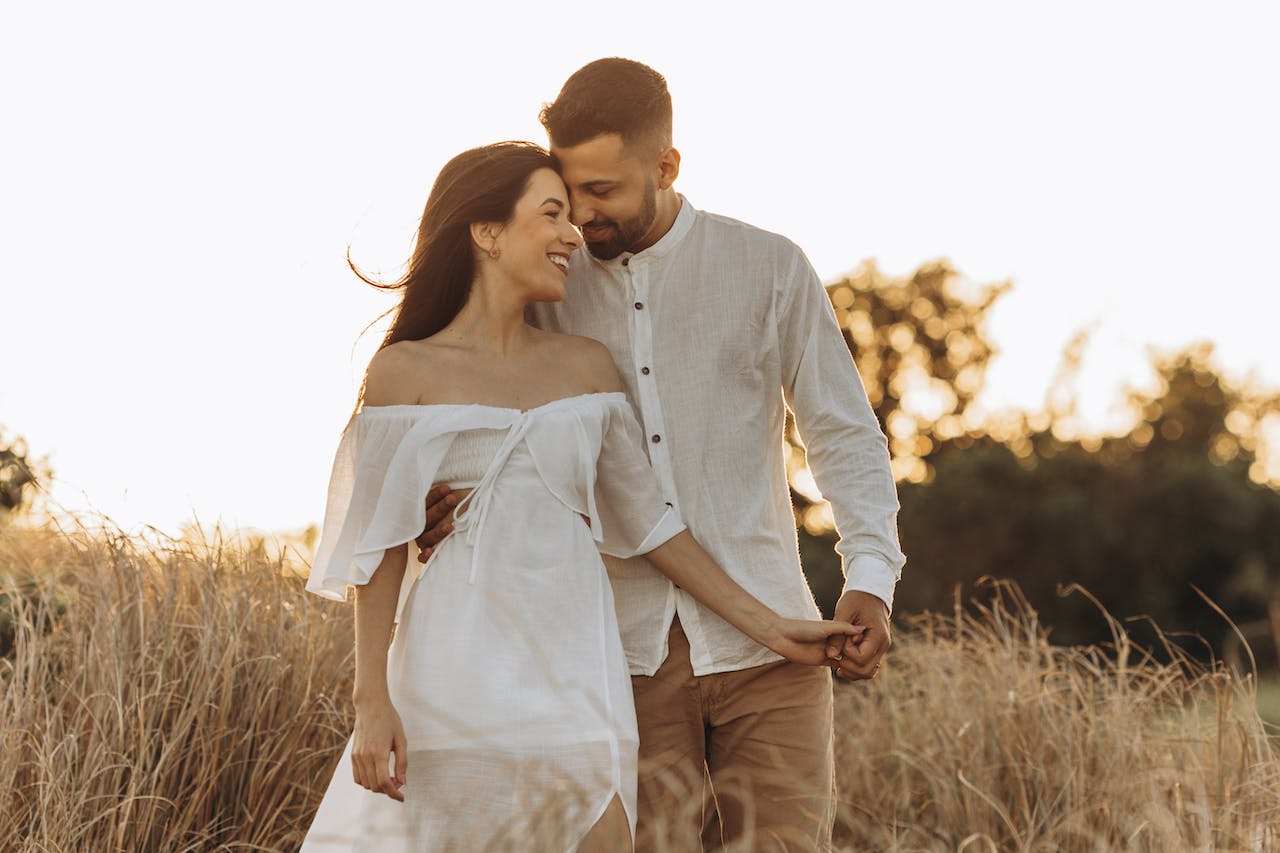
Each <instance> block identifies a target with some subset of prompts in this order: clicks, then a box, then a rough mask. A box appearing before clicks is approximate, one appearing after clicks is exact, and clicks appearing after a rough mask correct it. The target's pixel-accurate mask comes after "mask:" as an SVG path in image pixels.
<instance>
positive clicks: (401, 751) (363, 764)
mask: <svg viewBox="0 0 1280 853" xmlns="http://www.w3.org/2000/svg"><path fill="white" fill-rule="evenodd" d="M393 752H394V753H395V755H396V769H395V775H394V776H393V775H392V774H391V771H390V769H389V765H390V758H391V753H393ZM408 764H409V762H408V757H407V756H406V754H405V739H404V726H403V725H402V724H401V723H400V715H399V714H397V713H396V709H395V708H394V707H393V706H392V705H391V700H390V699H382V700H379V701H376V702H369V703H365V704H363V705H359V704H358V705H357V706H356V730H355V733H354V734H353V735H352V736H351V770H352V775H354V776H355V780H356V784H357V785H359V786H360V787H362V788H367V789H368V790H370V791H376V792H379V793H383V794H386V795H387V796H388V797H390V798H391V799H393V800H396V801H397V802H401V803H403V802H404V794H402V793H400V789H401V788H402V787H403V786H404V783H405V775H404V774H405V771H406V770H407V769H408Z"/></svg>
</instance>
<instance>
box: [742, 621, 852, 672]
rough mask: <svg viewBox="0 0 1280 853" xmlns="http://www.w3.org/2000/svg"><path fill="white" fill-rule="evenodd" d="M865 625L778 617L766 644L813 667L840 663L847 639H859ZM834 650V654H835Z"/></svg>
mask: <svg viewBox="0 0 1280 853" xmlns="http://www.w3.org/2000/svg"><path fill="white" fill-rule="evenodd" d="M866 630H867V629H866V628H865V627H863V626H860V625H850V624H849V623H848V622H830V621H819V620H817V619H779V620H778V621H777V622H776V623H775V624H774V625H773V630H772V631H771V635H772V637H771V639H770V640H769V642H767V643H765V645H767V646H768V647H769V648H770V649H772V650H773V651H775V652H777V653H778V654H780V655H782V656H783V657H784V658H786V659H787V660H789V661H793V662H795V663H803V664H808V665H810V666H838V665H839V664H840V657H839V655H840V654H841V651H840V650H841V649H842V648H843V647H844V638H845V637H849V638H850V639H852V640H853V641H854V642H857V641H858V640H859V639H860V638H861V637H862V634H863V633H865V632H866ZM832 649H835V650H836V651H835V655H836V656H834V657H833V656H832Z"/></svg>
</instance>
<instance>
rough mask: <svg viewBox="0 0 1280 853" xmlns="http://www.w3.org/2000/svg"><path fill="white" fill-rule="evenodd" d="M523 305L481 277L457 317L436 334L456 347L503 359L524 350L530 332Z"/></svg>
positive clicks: (503, 286) (508, 289)
mask: <svg viewBox="0 0 1280 853" xmlns="http://www.w3.org/2000/svg"><path fill="white" fill-rule="evenodd" d="M525 305H526V301H525V300H524V299H522V298H520V296H519V295H518V294H517V293H516V288H515V287H513V286H511V285H510V284H509V283H507V282H496V281H492V280H490V279H489V278H488V277H486V276H481V277H479V278H477V279H476V281H475V282H474V283H473V284H472V285H471V295H470V296H468V297H467V301H466V304H465V305H463V306H462V310H461V311H459V312H458V316H456V317H454V318H453V320H452V321H451V322H450V323H449V325H448V326H446V327H445V328H444V329H442V330H441V331H440V335H441V336H442V337H444V338H446V339H447V340H448V341H449V342H450V343H452V344H454V345H456V346H465V347H467V348H469V349H475V350H477V351H480V352H483V353H485V354H487V355H492V356H494V357H498V358H503V357H507V356H510V355H513V354H515V353H517V352H519V351H520V350H522V349H524V348H525V347H526V346H528V344H529V342H530V340H531V339H532V337H533V334H534V332H533V329H532V327H530V326H529V324H528V323H526V322H525V319H524V309H525Z"/></svg>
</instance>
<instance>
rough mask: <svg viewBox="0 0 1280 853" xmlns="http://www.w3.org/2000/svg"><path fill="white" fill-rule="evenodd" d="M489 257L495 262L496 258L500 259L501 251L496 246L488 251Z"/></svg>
mask: <svg viewBox="0 0 1280 853" xmlns="http://www.w3.org/2000/svg"><path fill="white" fill-rule="evenodd" d="M489 257H491V258H493V259H494V260H495V261H496V260H497V259H498V258H500V257H502V250H501V249H499V248H498V247H497V246H494V247H493V248H492V249H490V250H489Z"/></svg>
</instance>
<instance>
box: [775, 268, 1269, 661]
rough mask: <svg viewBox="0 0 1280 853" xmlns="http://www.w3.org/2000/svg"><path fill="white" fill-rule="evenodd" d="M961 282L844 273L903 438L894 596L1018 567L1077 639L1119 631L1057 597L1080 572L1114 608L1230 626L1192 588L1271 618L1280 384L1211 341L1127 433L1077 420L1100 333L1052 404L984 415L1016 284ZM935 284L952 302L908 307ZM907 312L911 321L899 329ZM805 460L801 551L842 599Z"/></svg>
mask: <svg viewBox="0 0 1280 853" xmlns="http://www.w3.org/2000/svg"><path fill="white" fill-rule="evenodd" d="M957 279H958V276H957V275H956V274H955V273H954V271H952V270H950V269H949V268H948V267H946V266H945V265H941V264H934V265H929V266H928V267H924V268H922V269H921V270H920V271H918V272H917V273H915V274H914V275H912V276H910V277H909V278H907V279H904V280H896V281H895V280H892V279H886V278H884V277H882V276H880V275H879V274H878V273H876V272H875V271H874V269H873V268H864V269H863V270H861V271H859V273H857V274H855V275H854V276H853V277H851V278H850V279H846V280H844V281H841V282H837V283H836V284H834V285H832V288H831V294H832V302H833V304H834V305H835V306H836V308H837V316H838V317H839V318H840V320H841V325H842V326H843V327H844V328H845V330H846V338H847V339H848V340H849V343H850V348H851V350H852V352H853V353H854V358H855V361H856V362H857V364H858V367H859V371H860V373H861V374H862V376H863V380H864V382H865V383H866V385H867V388H868V394H869V396H870V397H871V399H872V402H873V405H874V406H875V408H876V411H877V414H878V415H879V416H880V417H881V421H882V423H883V424H884V425H885V427H886V430H887V432H888V434H889V436H890V449H891V453H892V455H893V457H894V463H893V464H894V470H895V474H896V475H897V477H898V480H899V492H900V498H901V501H902V513H901V516H900V528H901V534H902V541H903V550H904V551H905V552H906V553H907V556H908V570H907V574H906V575H905V580H904V582H903V583H902V584H901V585H900V587H899V590H898V593H897V606H898V607H900V608H903V609H906V610H919V609H950V607H951V606H952V603H953V598H954V595H955V591H956V590H957V589H961V590H968V589H971V588H972V584H973V583H974V582H975V581H976V580H977V579H978V578H980V577H982V576H986V575H993V576H997V577H1007V578H1012V579H1014V580H1016V581H1017V582H1018V583H1019V585H1020V586H1021V587H1022V588H1023V590H1024V591H1025V592H1026V594H1027V596H1028V598H1029V600H1030V601H1031V602H1032V604H1033V605H1034V606H1035V607H1036V608H1037V609H1038V610H1039V611H1040V612H1041V615H1042V617H1043V618H1044V621H1045V622H1046V623H1047V624H1049V625H1052V626H1054V630H1055V634H1054V636H1055V638H1056V639H1058V640H1060V641H1063V642H1081V641H1090V642H1092V641H1097V640H1100V639H1105V626H1104V625H1103V623H1102V621H1101V620H1100V619H1099V618H1098V616H1097V615H1096V612H1095V611H1094V609H1093V606H1092V605H1090V604H1089V603H1088V601H1087V600H1085V599H1084V598H1083V597H1081V596H1073V597H1068V598H1063V597H1062V596H1061V595H1059V594H1058V592H1059V590H1060V588H1061V587H1063V586H1064V585H1068V584H1072V583H1078V584H1080V585H1082V586H1084V587H1085V588H1086V589H1088V590H1089V591H1090V592H1091V593H1093V594H1094V595H1095V596H1097V598H1098V599H1099V601H1100V602H1101V603H1102V604H1103V605H1104V606H1106V607H1107V608H1108V609H1109V610H1111V611H1112V612H1113V613H1115V614H1117V615H1122V616H1138V615H1149V616H1151V617H1153V618H1154V619H1155V620H1156V622H1158V623H1159V624H1160V625H1161V626H1163V627H1164V628H1167V629H1173V630H1178V631H1192V632H1198V633H1200V634H1202V635H1203V636H1205V637H1208V638H1210V639H1212V640H1215V641H1216V640H1217V639H1218V638H1220V637H1222V636H1223V633H1224V630H1225V626H1224V625H1223V623H1222V622H1221V619H1220V618H1219V617H1218V616H1216V615H1215V614H1214V613H1213V611H1212V609H1211V608H1209V607H1208V606H1207V605H1206V604H1205V603H1204V602H1203V601H1202V600H1201V598H1200V596H1199V595H1198V594H1197V593H1196V592H1195V588H1199V589H1200V590H1203V591H1204V592H1205V593H1206V594H1207V595H1209V596H1210V597H1211V598H1212V599H1213V600H1214V601H1216V602H1217V603H1218V604H1220V605H1221V606H1223V607H1224V608H1225V609H1226V611H1227V613H1228V614H1230V615H1231V616H1232V617H1233V618H1234V619H1237V620H1240V621H1248V620H1252V619H1263V618H1265V616H1266V612H1267V608H1268V604H1269V602H1271V601H1272V600H1274V599H1276V598H1277V590H1280V493H1277V491H1276V489H1275V488H1274V486H1275V485H1276V484H1275V482H1274V481H1272V480H1270V479H1269V475H1268V472H1267V470H1266V467H1265V465H1264V464H1263V461H1262V460H1261V459H1260V458H1259V455H1258V454H1259V449H1260V447H1261V446H1262V434H1263V424H1264V423H1265V422H1266V421H1267V419H1268V418H1274V417H1278V416H1280V398H1278V397H1277V396H1276V395H1274V394H1265V393H1260V392H1257V391H1251V390H1248V389H1246V388H1242V387H1239V386H1237V385H1235V384H1233V383H1231V382H1229V381H1228V380H1227V379H1225V378H1224V377H1223V376H1221V375H1220V374H1219V373H1218V372H1217V371H1216V370H1215V369H1214V368H1213V366H1212V350H1211V348H1210V347H1209V346H1208V345H1203V344H1202V345H1197V346H1194V347H1191V348H1189V349H1187V350H1185V351H1183V352H1180V353H1177V354H1175V355H1173V356H1171V357H1166V358H1158V359H1156V361H1155V364H1154V367H1155V370H1156V375H1157V379H1158V382H1157V388H1156V390H1155V391H1153V392H1135V393H1132V394H1131V395H1130V397H1129V400H1128V403H1129V407H1130V409H1131V411H1132V412H1133V413H1134V423H1133V427H1132V428H1131V429H1130V430H1129V431H1128V432H1126V433H1125V434H1123V435H1114V436H1105V437H1097V436H1078V435H1074V434H1073V433H1072V431H1071V428H1070V424H1071V420H1072V418H1073V416H1074V408H1075V406H1074V396H1073V394H1072V393H1071V378H1072V375H1073V372H1074V369H1075V367H1077V366H1078V364H1079V361H1080V357H1081V354H1082V352H1083V350H1084V347H1085V346H1086V345H1087V340H1088V337H1087V335H1086V334H1081V335H1079V336H1077V338H1076V339H1074V340H1073V341H1072V342H1071V344H1070V345H1069V346H1068V348H1067V351H1066V352H1065V353H1064V358H1063V370H1062V371H1061V373H1060V381H1059V382H1058V383H1056V384H1055V387H1053V388H1051V389H1050V392H1049V394H1048V395H1047V397H1048V400H1049V403H1048V406H1047V408H1046V411H1044V412H1039V413H1035V414H1031V415H1021V416H1018V417H1016V418H1013V419H1012V420H1011V419H1009V418H1005V419H1002V420H996V419H993V418H990V417H986V418H980V417H978V416H977V413H976V412H975V410H974V409H973V407H972V401H973V398H974V396H975V395H976V393H977V391H978V390H979V389H980V388H981V384H982V379H983V371H984V370H985V367H986V363H987V360H988V359H989V357H990V355H991V353H992V348H991V346H990V344H989V343H988V342H987V340H986V336H985V329H984V321H985V316H986V312H987V310H988V309H989V308H990V306H991V304H992V303H993V302H994V300H995V299H996V298H998V296H999V295H1000V293H1002V292H1004V289H1005V288H1007V285H998V286H995V287H987V288H977V289H973V288H971V289H970V290H971V294H972V295H970V296H969V297H968V300H967V302H965V301H964V299H963V298H962V297H960V296H957V295H956V292H955V290H954V288H953V287H952V285H953V283H954V282H955V281H956V280H957ZM846 290H847V292H846ZM868 291H870V293H868ZM850 293H852V294H853V298H852V299H851V298H850V295H849V294H850ZM884 293H889V294H893V295H892V296H890V297H888V298H886V297H885V296H884V295H883V294H884ZM903 293H909V294H910V301H906V302H905V304H906V306H908V308H907V310H906V311H905V312H904V311H903V310H902V306H903V304H904V297H903ZM921 298H923V299H926V300H928V301H929V303H930V304H931V305H933V306H940V305H945V306H946V310H945V311H942V312H938V311H937V308H936V307H935V308H934V312H930V310H929V309H927V308H925V307H923V305H922V306H921V308H920V309H919V311H918V312H916V311H911V310H910V308H909V306H910V305H912V304H915V303H916V300H918V299H921ZM948 299H954V300H956V301H959V302H963V303H964V304H963V305H960V306H954V305H948V303H947V301H946V300H948ZM886 306H887V307H888V309H889V310H886ZM895 306H896V307H895ZM842 309H843V312H842ZM930 316H941V317H944V318H945V317H948V316H950V318H951V322H953V323H955V324H956V327H955V328H948V330H947V332H946V334H945V335H942V336H941V337H939V336H938V333H939V332H940V329H939V327H938V326H937V324H935V325H934V334H933V335H930V334H929V333H928V331H927V330H925V329H923V328H922V321H927V319H928V317H930ZM876 317H879V318H880V321H879V322H880V325H876V324H875V323H874V318H876ZM869 324H870V328H871V330H872V331H873V332H874V334H872V333H870V332H868V326H869ZM886 324H887V325H886ZM902 324H907V325H908V326H910V329H909V331H898V330H900V329H902ZM922 332H923V340H929V341H936V342H939V344H940V345H939V346H937V347H935V348H926V354H927V356H928V357H927V358H922V357H921V355H920V354H914V355H909V356H907V357H905V358H904V357H902V356H903V355H904V353H910V352H911V347H912V346H914V345H915V343H916V342H920V341H921V340H922V336H921V333H922ZM953 332H956V334H952V333H953ZM895 336H896V345H895ZM909 337H910V338H911V339H912V344H911V345H909V346H907V347H905V348H904V346H903V345H904V343H905V342H906V341H907V340H908V338H909ZM952 346H955V347H956V348H957V349H956V350H952V349H951V347H952ZM895 354H896V356H897V357H896V358H895ZM919 366H924V369H925V370H927V371H929V379H930V382H929V383H928V385H924V384H923V383H922V382H921V381H920V379H919V378H918V375H917V376H916V378H913V379H910V380H909V381H908V380H906V379H904V373H903V371H904V369H911V370H913V371H914V370H915V368H916V367H919ZM966 370H968V371H969V372H968V373H967V374H966V373H965V371H966ZM916 372H917V373H918V371H916ZM962 375H965V376H967V377H968V378H967V379H966V380H965V381H964V383H963V384H962V385H959V387H953V388H952V389H951V391H952V393H951V394H946V393H937V392H935V393H934V394H933V399H934V400H935V402H934V405H933V408H932V409H930V408H928V407H927V406H923V405H921V404H920V403H919V398H917V399H913V398H912V394H911V392H912V389H914V388H920V387H931V388H937V383H939V382H941V383H944V384H946V383H950V384H953V385H956V384H958V383H957V382H956V380H957V379H958V378H959V377H960V376H962ZM937 400H941V401H942V402H941V404H938V403H937V402H936V401H937ZM927 401H928V400H927V398H926V402H927ZM904 413H906V415H907V417H904ZM792 463H793V465H794V466H795V467H796V469H797V470H796V477H795V481H796V483H797V489H796V495H795V503H796V506H797V518H798V521H799V522H800V523H801V525H802V530H801V538H802V541H801V553H802V556H803V557H804V558H805V560H806V570H807V571H808V572H809V573H810V578H811V582H812V583H813V584H814V586H815V592H816V593H817V594H818V596H819V599H820V603H821V604H823V605H824V607H828V608H829V607H830V605H831V603H832V602H834V599H835V596H836V594H837V593H838V591H839V585H840V573H839V565H838V563H837V562H836V560H835V558H834V555H833V554H832V552H831V546H832V539H833V536H832V533H831V531H830V526H829V515H827V514H826V513H825V508H824V507H823V506H822V505H820V504H815V503H814V502H813V499H814V498H815V497H816V494H814V493H813V492H812V490H811V489H809V488H807V482H806V479H805V477H804V475H803V472H802V471H801V470H800V469H801V468H802V460H801V457H800V452H799V451H798V450H797V451H796V452H795V453H794V454H793V460H792Z"/></svg>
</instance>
